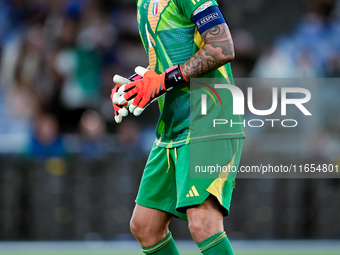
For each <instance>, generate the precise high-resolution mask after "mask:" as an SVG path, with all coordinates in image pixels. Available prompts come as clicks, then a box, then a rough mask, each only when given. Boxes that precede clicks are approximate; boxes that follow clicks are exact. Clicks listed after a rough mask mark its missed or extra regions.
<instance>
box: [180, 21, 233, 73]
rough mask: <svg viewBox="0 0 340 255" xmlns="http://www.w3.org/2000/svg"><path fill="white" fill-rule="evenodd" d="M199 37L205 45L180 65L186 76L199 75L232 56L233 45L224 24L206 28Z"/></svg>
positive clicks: (222, 63) (211, 69)
mask: <svg viewBox="0 0 340 255" xmlns="http://www.w3.org/2000/svg"><path fill="white" fill-rule="evenodd" d="M201 37H202V39H203V41H204V42H205V45H204V46H203V47H202V48H201V49H200V50H198V51H197V52H196V53H195V54H194V56H192V57H191V58H190V59H189V60H188V61H187V62H185V63H184V64H183V65H182V71H183V74H184V76H185V77H187V78H194V77H200V76H202V75H204V74H207V73H209V72H211V71H213V70H215V69H217V68H219V67H220V66H222V65H224V64H226V63H227V62H229V61H231V60H232V59H233V58H234V45H233V41H232V38H231V35H230V32H229V29H228V26H227V25H226V24H219V25H216V26H214V27H212V28H210V29H208V30H207V31H205V32H204V33H202V35H201Z"/></svg>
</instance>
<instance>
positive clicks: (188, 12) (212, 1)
mask: <svg viewBox="0 0 340 255" xmlns="http://www.w3.org/2000/svg"><path fill="white" fill-rule="evenodd" d="M173 1H174V2H175V4H176V5H177V7H178V8H179V9H180V10H181V11H182V13H183V14H184V16H185V17H187V18H188V19H191V17H192V16H193V13H194V11H196V10H197V9H198V8H199V7H201V5H202V6H203V5H209V7H212V6H218V3H217V2H216V0H208V1H206V0H173Z"/></svg>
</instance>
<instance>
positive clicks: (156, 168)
mask: <svg viewBox="0 0 340 255" xmlns="http://www.w3.org/2000/svg"><path fill="white" fill-rule="evenodd" d="M174 154H175V153H174V151H171V152H170V149H167V148H161V147H158V146H156V145H154V147H153V148H152V150H151V153H150V156H149V158H148V161H147V163H146V166H145V169H144V173H143V176H142V180H141V183H140V187H139V191H138V194H137V198H136V203H137V204H138V205H141V206H144V207H147V208H151V209H158V210H161V211H165V212H168V213H170V214H172V215H174V216H176V217H179V218H181V217H183V215H185V214H181V213H179V212H177V211H176V203H177V195H176V178H175V155H174Z"/></svg>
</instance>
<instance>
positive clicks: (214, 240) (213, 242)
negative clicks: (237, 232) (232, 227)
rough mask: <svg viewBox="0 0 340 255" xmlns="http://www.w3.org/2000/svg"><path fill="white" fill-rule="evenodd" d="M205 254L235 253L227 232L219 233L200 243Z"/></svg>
mask: <svg viewBox="0 0 340 255" xmlns="http://www.w3.org/2000/svg"><path fill="white" fill-rule="evenodd" d="M198 248H199V249H200V252H201V253H202V254H204V255H221V254H223V255H234V251H233V248H232V247H231V245H230V242H229V239H228V237H227V235H226V233H225V232H220V233H217V234H215V235H213V236H211V237H208V238H207V239H205V240H203V241H202V242H200V243H199V244H198Z"/></svg>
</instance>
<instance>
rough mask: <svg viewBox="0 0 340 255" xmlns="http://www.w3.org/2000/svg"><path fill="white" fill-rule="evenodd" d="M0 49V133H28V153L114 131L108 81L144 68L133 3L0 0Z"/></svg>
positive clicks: (111, 83)
mask: <svg viewBox="0 0 340 255" xmlns="http://www.w3.org/2000/svg"><path fill="white" fill-rule="evenodd" d="M0 49H1V51H0V53H1V55H0V56H1V69H0V78H1V85H0V108H1V110H0V119H1V123H0V124H1V125H0V134H1V133H2V134H6V133H26V134H33V136H34V137H33V142H32V143H33V145H32V148H33V147H34V148H35V150H33V153H35V152H37V151H39V150H37V145H36V144H37V143H41V144H42V146H43V147H44V150H45V151H46V149H47V147H48V146H52V147H53V143H56V142H57V141H58V139H59V137H60V134H63V133H82V134H83V135H84V136H85V137H87V138H88V139H97V138H98V139H99V138H100V136H101V135H102V134H103V133H105V132H114V131H116V130H115V129H114V128H115V126H114V125H113V109H112V106H111V102H110V94H111V89H112V88H113V82H112V77H113V75H114V74H116V73H119V74H121V75H124V76H129V75H131V72H132V70H134V67H135V66H136V65H138V64H139V65H145V66H146V65H147V60H146V56H145V53H144V50H143V48H142V45H141V43H140V40H139V34H138V30H137V23H136V19H135V3H134V1H121V2H119V1H106V0H100V1H94V0H86V1H83V0H58V1H45V0H0ZM123 125H124V124H123ZM45 131H46V132H45ZM117 131H118V130H117ZM136 135H138V132H136ZM131 136H132V137H133V136H134V134H128V137H129V139H130V140H131ZM132 140H133V139H132ZM4 143H5V140H3V147H6V146H5V145H4ZM9 146H10V144H9ZM0 148H1V146H0ZM41 151H43V150H41ZM51 151H54V150H51ZM56 151H60V149H57V150H56ZM57 154H59V152H57ZM56 156H57V155H56Z"/></svg>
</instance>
